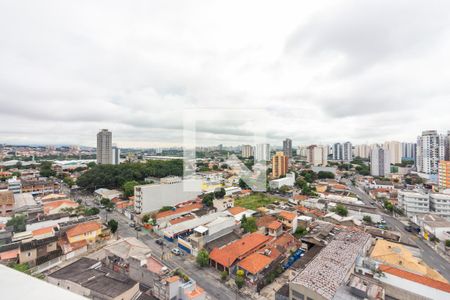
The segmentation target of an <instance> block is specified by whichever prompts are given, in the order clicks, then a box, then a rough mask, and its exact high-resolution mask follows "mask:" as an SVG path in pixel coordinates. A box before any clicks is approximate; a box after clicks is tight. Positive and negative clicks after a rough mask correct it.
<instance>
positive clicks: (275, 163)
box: [272, 151, 289, 178]
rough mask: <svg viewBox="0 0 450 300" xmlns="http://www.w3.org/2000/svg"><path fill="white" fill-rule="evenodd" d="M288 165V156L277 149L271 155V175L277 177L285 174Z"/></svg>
mask: <svg viewBox="0 0 450 300" xmlns="http://www.w3.org/2000/svg"><path fill="white" fill-rule="evenodd" d="M288 167H289V157H287V156H286V155H284V153H283V152H281V151H278V152H277V153H276V154H275V155H274V156H273V157H272V177H274V178H279V177H281V176H284V175H286V173H287V171H288Z"/></svg>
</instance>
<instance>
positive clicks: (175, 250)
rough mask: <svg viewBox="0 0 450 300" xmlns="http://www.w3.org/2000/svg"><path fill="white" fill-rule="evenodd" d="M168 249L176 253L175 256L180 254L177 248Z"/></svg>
mask: <svg viewBox="0 0 450 300" xmlns="http://www.w3.org/2000/svg"><path fill="white" fill-rule="evenodd" d="M170 251H172V253H173V254H175V255H177V256H179V255H181V250H180V249H178V248H173V249H172V250H170Z"/></svg>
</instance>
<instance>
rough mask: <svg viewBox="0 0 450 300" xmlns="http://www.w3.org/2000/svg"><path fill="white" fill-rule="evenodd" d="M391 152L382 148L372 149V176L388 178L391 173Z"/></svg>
mask: <svg viewBox="0 0 450 300" xmlns="http://www.w3.org/2000/svg"><path fill="white" fill-rule="evenodd" d="M389 159H390V154H389V150H387V149H383V148H380V147H375V148H373V149H372V151H371V154H370V174H371V175H372V176H386V175H388V174H389V173H390V172H391V163H390V161H389Z"/></svg>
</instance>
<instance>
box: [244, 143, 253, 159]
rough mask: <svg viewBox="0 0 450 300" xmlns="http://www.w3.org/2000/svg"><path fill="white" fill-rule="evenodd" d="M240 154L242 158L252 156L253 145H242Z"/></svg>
mask: <svg viewBox="0 0 450 300" xmlns="http://www.w3.org/2000/svg"><path fill="white" fill-rule="evenodd" d="M241 155H242V157H244V158H248V157H250V156H253V146H251V145H242V149H241Z"/></svg>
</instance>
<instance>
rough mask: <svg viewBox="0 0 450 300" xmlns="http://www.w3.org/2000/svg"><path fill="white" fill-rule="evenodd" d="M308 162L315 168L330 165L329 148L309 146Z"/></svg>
mask: <svg viewBox="0 0 450 300" xmlns="http://www.w3.org/2000/svg"><path fill="white" fill-rule="evenodd" d="M306 160H307V161H308V163H309V164H311V165H313V166H323V167H324V166H326V165H327V163H328V146H317V145H311V146H309V147H308V148H307V152H306Z"/></svg>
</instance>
